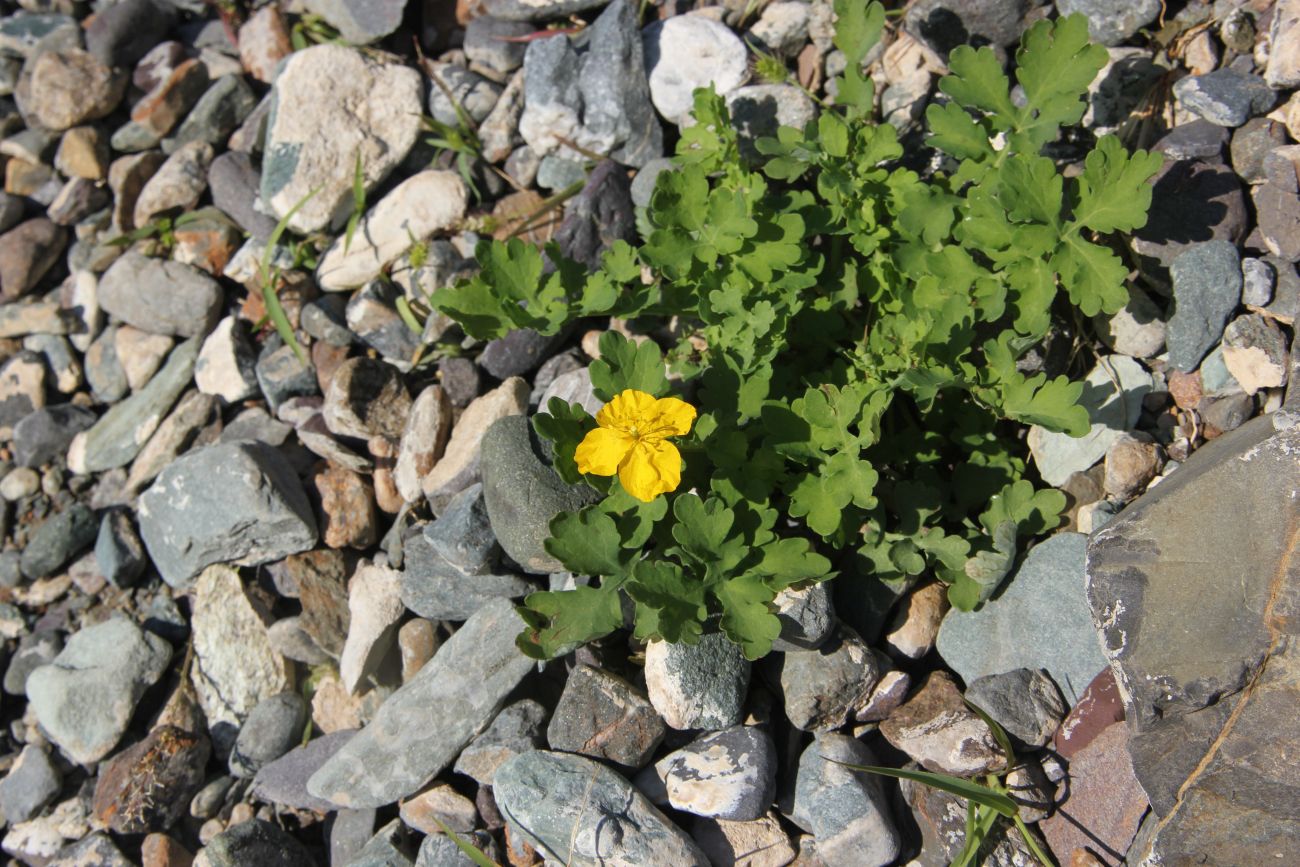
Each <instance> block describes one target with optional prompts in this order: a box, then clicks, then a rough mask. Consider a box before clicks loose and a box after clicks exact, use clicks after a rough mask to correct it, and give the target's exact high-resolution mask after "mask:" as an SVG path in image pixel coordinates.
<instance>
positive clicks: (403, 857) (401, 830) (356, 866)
mask: <svg viewBox="0 0 1300 867" xmlns="http://www.w3.org/2000/svg"><path fill="white" fill-rule="evenodd" d="M408 836H409V832H408V830H407V828H406V826H405V825H403V824H402V820H401V819H394V820H393V821H391V822H389V823H388V824H387V825H385V826H384V827H382V828H380V829H379V830H378V831H377V832H375V835H374V836H373V837H371V838H370V839H369V840H368V841H366V845H364V846H362V847H361V851H359V852H358V853H357V854H356V855H355V856H353V857H351V858H349V859H348V860H347V867H412V865H414V863H415V860H414V858H415V843H414V841H412V840H410V839H408ZM335 851H336V850H334V848H333V847H332V846H331V855H333V854H334V853H335Z"/></svg>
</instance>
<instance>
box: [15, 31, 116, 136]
mask: <svg viewBox="0 0 1300 867" xmlns="http://www.w3.org/2000/svg"><path fill="white" fill-rule="evenodd" d="M24 85H26V86H25V87H24ZM125 91H126V75H125V74H124V73H122V72H118V71H115V70H112V69H109V68H108V67H107V66H105V65H104V64H103V63H101V62H100V61H99V60H98V59H97V58H96V57H95V56H94V55H93V54H91V53H90V52H88V51H82V50H81V49H79V48H71V49H66V50H63V51H46V52H45V53H43V54H41V55H39V56H37V57H36V58H34V59H33V60H32V61H30V63H29V64H27V66H26V67H25V68H24V69H23V75H22V78H21V80H20V81H19V87H18V91H17V95H18V96H20V97H21V99H20V103H21V104H22V105H24V106H25V110H26V111H27V112H28V113H30V115H31V117H32V119H33V120H34V121H35V122H36V123H37V124H39V125H40V126H43V127H45V128H46V129H52V130H65V129H68V128H69V127H73V126H76V125H77V124H80V123H85V122H86V121H88V120H95V119H96V118H101V117H103V116H104V115H106V114H108V113H109V112H111V111H112V110H113V108H114V107H115V106H116V105H117V104H118V103H119V102H121V100H122V94H123V93H125Z"/></svg>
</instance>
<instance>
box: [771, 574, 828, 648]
mask: <svg viewBox="0 0 1300 867" xmlns="http://www.w3.org/2000/svg"><path fill="white" fill-rule="evenodd" d="M773 604H774V605H776V616H777V619H778V620H780V621H781V634H780V635H778V636H777V637H776V639H775V640H774V641H773V642H772V650H774V651H777V652H781V653H784V652H786V651H790V650H812V649H814V648H817V647H821V646H822V645H823V644H825V643H826V639H828V638H829V637H830V636H831V633H832V632H833V631H834V630H835V624H836V620H835V606H834V604H833V603H832V601H831V591H830V586H829V583H828V582H825V581H823V582H821V583H819V584H814V585H812V586H811V587H805V588H803V589H801V590H794V589H786V590H783V591H781V592H780V593H778V594H777V595H776V599H774V600H773Z"/></svg>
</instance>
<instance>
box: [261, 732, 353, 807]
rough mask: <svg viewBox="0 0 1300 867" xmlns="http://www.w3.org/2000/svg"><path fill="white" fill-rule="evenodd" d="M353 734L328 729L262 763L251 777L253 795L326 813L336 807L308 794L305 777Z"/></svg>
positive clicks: (314, 771) (273, 801) (318, 767)
mask: <svg viewBox="0 0 1300 867" xmlns="http://www.w3.org/2000/svg"><path fill="white" fill-rule="evenodd" d="M356 733H357V730H356V729H344V730H342V731H336V732H330V733H329V734H325V735H321V736H320V737H317V738H312V740H311V741H310V742H309V743H307V744H304V745H303V746H300V747H297V748H295V749H292V750H290V751H289V752H287V753H285V754H284V755H283V756H281V757H280V758H278V759H275V760H274V761H271V762H268V763H266V764H265V765H263V766H262V767H261V769H260V770H259V771H258V772H257V776H255V777H253V785H252V792H253V794H254V795H256V796H257V797H258V798H260V799H261V800H263V801H267V802H269V803H272V804H282V805H284V806H286V807H290V808H293V809H296V810H314V811H316V812H318V813H328V812H330V811H331V810H334V809H336V808H335V806H334V804H332V803H331V802H329V801H326V800H324V799H323V798H317V797H315V796H314V795H312V794H310V793H308V791H307V780H308V779H310V778H311V775H312V774H314V773H316V772H317V771H318V770H320V768H321V765H323V764H325V762H327V761H328V760H329V758H330V757H331V756H333V755H334V754H335V753H337V752H338V751H339V750H341V749H343V745H344V744H346V743H347V742H348V741H350V740H352V737H353V736H354V735H355V734H356Z"/></svg>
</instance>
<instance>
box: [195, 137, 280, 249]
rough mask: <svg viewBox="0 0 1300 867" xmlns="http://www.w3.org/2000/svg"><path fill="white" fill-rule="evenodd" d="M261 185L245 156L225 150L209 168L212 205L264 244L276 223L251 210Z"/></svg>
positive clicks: (260, 180) (250, 159) (247, 156)
mask: <svg viewBox="0 0 1300 867" xmlns="http://www.w3.org/2000/svg"><path fill="white" fill-rule="evenodd" d="M261 184H262V176H261V174H260V173H259V172H258V171H257V168H256V167H254V165H253V161H252V158H251V157H249V155H248V154H246V153H241V152H239V151H227V152H226V153H224V154H222V155H221V156H219V157H217V158H216V159H214V160H213V161H212V165H211V166H209V167H208V187H209V189H211V191H212V204H214V205H216V206H217V207H218V208H220V209H221V211H222V213H224V214H226V216H228V217H230V219H232V220H234V221H235V223H236V224H237V225H238V226H239V228H241V229H243V230H244V231H245V232H247V233H248V234H249V235H251V236H252V237H253V238H254V240H256V241H258V242H261V243H265V242H266V241H267V239H269V238H270V237H271V233H272V232H273V231H275V222H276V221H275V218H274V217H271V216H268V215H267V214H263V213H262V212H261V211H259V210H257V209H256V208H255V207H253V203H254V202H255V201H256V199H257V195H258V191H259V190H260V189H261Z"/></svg>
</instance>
